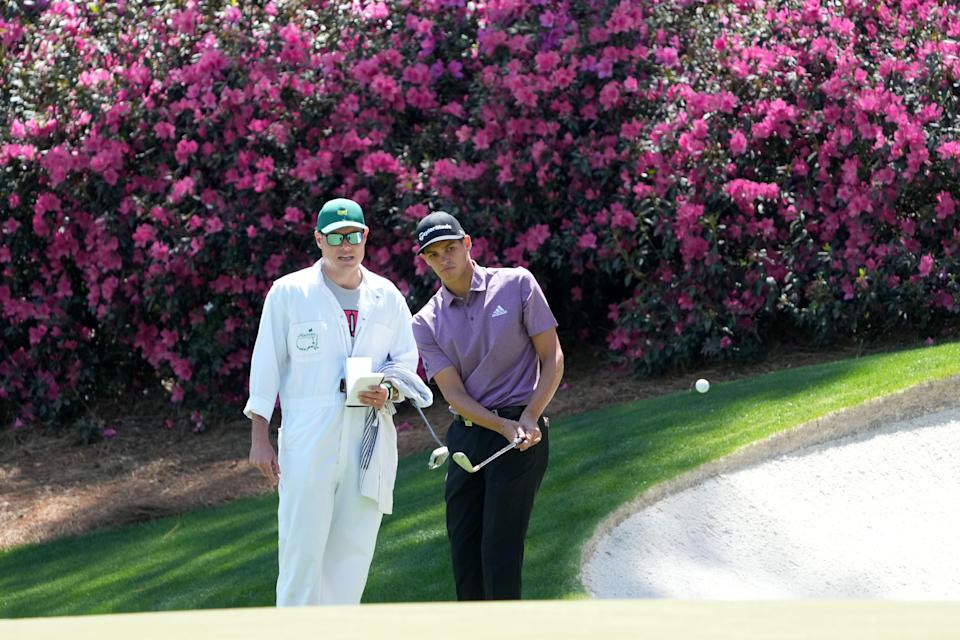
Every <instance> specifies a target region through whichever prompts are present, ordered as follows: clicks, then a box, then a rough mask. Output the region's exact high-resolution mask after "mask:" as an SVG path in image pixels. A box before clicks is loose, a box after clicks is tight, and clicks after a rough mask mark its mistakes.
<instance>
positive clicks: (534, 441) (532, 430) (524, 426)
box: [517, 416, 543, 451]
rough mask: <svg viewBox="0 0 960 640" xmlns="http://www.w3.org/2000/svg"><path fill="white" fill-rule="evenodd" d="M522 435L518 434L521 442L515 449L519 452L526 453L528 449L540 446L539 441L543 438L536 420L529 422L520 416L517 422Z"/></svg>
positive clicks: (528, 419) (529, 420)
mask: <svg viewBox="0 0 960 640" xmlns="http://www.w3.org/2000/svg"><path fill="white" fill-rule="evenodd" d="M518 424H519V425H520V429H521V430H522V433H520V434H518V435H520V436H522V437H523V441H522V442H521V443H520V444H518V445H517V449H519V450H520V451H526V450H527V449H529V448H530V447H535V446H536V445H538V444H540V440H541V439H542V438H543V434H542V433H540V425H539V424H538V423H537V421H536V420H531V419H530V418H526V417H524V416H520V421H519V422H518Z"/></svg>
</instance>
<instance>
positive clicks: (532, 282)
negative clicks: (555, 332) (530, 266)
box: [520, 268, 558, 336]
mask: <svg viewBox="0 0 960 640" xmlns="http://www.w3.org/2000/svg"><path fill="white" fill-rule="evenodd" d="M520 273H521V277H520V295H521V297H522V298H523V325H524V327H525V328H526V330H527V335H528V336H535V335H537V334H539V333H543V332H544V331H546V330H548V329H553V328H554V327H556V326H557V324H558V323H557V319H556V318H555V317H554V316H553V312H552V311H551V310H550V305H549V304H548V303H547V297H546V296H545V295H543V289H541V288H540V283H538V282H537V279H536V278H534V277H533V274H532V273H530V272H529V271H527V270H526V269H523V268H520Z"/></svg>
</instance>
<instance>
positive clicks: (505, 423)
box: [499, 418, 540, 451]
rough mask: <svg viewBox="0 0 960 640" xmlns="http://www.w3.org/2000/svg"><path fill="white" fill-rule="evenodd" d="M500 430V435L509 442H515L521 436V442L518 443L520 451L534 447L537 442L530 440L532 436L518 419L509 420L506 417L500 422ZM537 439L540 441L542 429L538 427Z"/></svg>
mask: <svg viewBox="0 0 960 640" xmlns="http://www.w3.org/2000/svg"><path fill="white" fill-rule="evenodd" d="M534 427H536V425H534ZM499 432H500V435H502V436H503V437H504V438H506V439H507V440H508V441H509V442H513V441H514V440H516V439H517V438H520V444H518V445H517V449H519V450H520V451H526V450H527V449H529V448H530V447H532V446H533V444H535V443H532V442H531V441H530V436H529V434H528V433H527V430H526V428H525V427H524V426H523V424H522V423H521V422H518V421H516V420H508V419H506V418H504V419H503V420H502V421H501V422H500V429H499ZM536 439H537V442H540V429H537V435H536Z"/></svg>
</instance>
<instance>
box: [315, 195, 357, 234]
mask: <svg viewBox="0 0 960 640" xmlns="http://www.w3.org/2000/svg"><path fill="white" fill-rule="evenodd" d="M344 227H359V228H361V229H366V228H368V227H367V225H366V223H364V221H363V209H361V208H360V205H358V204H357V203H356V202H354V201H353V200H350V199H348V198H334V199H333V200H328V201H327V203H326V204H325V205H323V208H322V209H320V213H319V214H317V231H319V232H320V233H330V232H332V231H336V230H337V229H343V228H344Z"/></svg>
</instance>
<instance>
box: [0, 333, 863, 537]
mask: <svg viewBox="0 0 960 640" xmlns="http://www.w3.org/2000/svg"><path fill="white" fill-rule="evenodd" d="M564 351H565V355H566V373H565V375H564V382H563V385H562V386H561V389H560V391H558V393H557V395H556V397H555V399H554V401H553V402H552V403H551V405H550V407H549V410H548V412H547V413H548V415H551V416H561V415H568V414H574V413H581V412H584V411H591V410H594V409H597V408H600V407H603V406H607V405H610V404H618V403H622V402H627V401H631V400H637V399H640V398H645V397H651V396H655V395H660V394H665V393H671V392H675V391H681V390H687V389H690V388H691V386H692V384H693V381H694V380H695V379H696V378H700V377H703V378H707V379H708V380H710V381H711V382H721V381H724V380H732V379H735V378H740V377H744V376H752V375H757V374H759V373H763V372H766V371H771V370H774V369H781V368H784V367H795V366H802V365H806V364H813V363H817V362H824V361H828V360H834V359H838V358H845V357H851V356H854V355H857V354H858V353H859V351H858V349H857V348H856V347H845V348H841V349H833V350H831V351H829V352H823V351H813V350H809V349H803V348H797V347H793V348H778V349H775V350H773V351H771V352H768V353H767V354H766V357H765V359H764V360H763V361H762V362H758V363H754V364H749V365H741V366H736V367H730V366H727V367H722V366H712V367H704V368H701V369H698V370H696V371H695V372H676V373H672V374H669V375H665V376H661V377H658V378H649V379H636V378H634V377H633V376H631V375H629V374H628V373H626V372H624V371H618V370H617V369H616V368H614V367H612V366H611V365H609V364H608V362H607V360H606V356H605V352H604V350H603V349H602V348H599V347H593V346H588V345H571V346H566V347H565V349H564ZM425 413H426V414H427V417H428V419H429V420H430V423H431V424H432V425H433V426H434V428H435V429H437V431H438V432H439V433H440V434H441V437H443V433H444V432H445V431H446V427H447V424H448V423H449V421H450V419H449V418H450V414H449V413H448V412H447V405H446V403H444V402H443V398H442V396H440V395H439V394H437V399H436V402H435V403H434V406H433V407H430V408H429V409H428V410H426V411H425ZM98 417H99V418H101V419H103V420H104V424H106V425H107V426H114V427H115V428H116V431H117V435H116V436H114V437H113V438H110V439H104V440H100V441H99V442H96V443H93V444H88V445H80V444H78V443H77V441H78V432H77V431H76V430H72V431H68V432H66V433H64V432H61V433H56V434H50V433H46V432H42V431H39V430H38V431H30V432H27V433H24V432H19V433H18V432H12V431H6V432H4V433H0V549H2V548H7V547H10V546H13V545H18V544H24V543H31V542H43V541H46V540H51V539H54V538H59V537H63V536H68V535H74V534H78V533H83V532H87V531H91V530H94V529H99V528H104V527H115V526H120V525H124V524H131V523H135V522H141V521H145V520H151V519H154V518H159V517H163V516H167V515H171V514H175V513H180V512H183V511H189V510H192V509H197V508H201V507H209V506H213V505H219V504H224V503H226V502H229V501H231V500H236V499H238V498H243V497H247V496H255V495H263V494H266V493H269V492H271V491H272V490H273V489H272V488H271V487H270V486H269V485H268V484H267V483H266V481H265V480H264V479H263V478H262V476H261V475H260V473H259V472H258V471H257V470H256V469H254V468H252V467H251V466H250V465H249V464H247V462H246V458H247V453H248V451H249V422H248V421H246V420H245V419H243V418H241V419H239V420H236V421H233V422H227V423H223V424H215V425H211V426H210V427H209V428H208V429H207V430H206V431H205V432H203V433H201V434H194V433H193V432H192V427H193V424H192V423H191V422H190V420H189V419H188V418H187V417H186V416H184V417H182V418H181V419H178V420H175V421H174V424H173V426H172V428H166V427H165V426H164V425H165V422H166V419H167V418H170V417H171V415H170V414H169V406H168V405H165V404H164V403H163V401H162V400H159V399H147V398H144V399H142V400H139V401H135V402H131V401H130V399H125V400H124V401H117V402H114V403H112V404H110V403H107V404H105V405H103V406H101V407H99V416H98ZM396 422H397V425H398V431H399V433H398V445H399V449H400V455H401V456H402V455H405V454H409V453H414V452H428V451H430V450H432V449H433V448H434V447H435V446H436V444H435V443H434V442H433V440H432V439H431V438H430V435H429V433H428V432H427V430H426V428H425V427H424V426H423V424H422V421H421V420H420V418H419V416H417V414H416V413H415V412H414V411H413V410H412V409H410V408H409V407H406V406H405V405H401V410H400V412H399V413H398V415H397V416H396ZM424 463H426V455H424Z"/></svg>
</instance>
